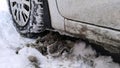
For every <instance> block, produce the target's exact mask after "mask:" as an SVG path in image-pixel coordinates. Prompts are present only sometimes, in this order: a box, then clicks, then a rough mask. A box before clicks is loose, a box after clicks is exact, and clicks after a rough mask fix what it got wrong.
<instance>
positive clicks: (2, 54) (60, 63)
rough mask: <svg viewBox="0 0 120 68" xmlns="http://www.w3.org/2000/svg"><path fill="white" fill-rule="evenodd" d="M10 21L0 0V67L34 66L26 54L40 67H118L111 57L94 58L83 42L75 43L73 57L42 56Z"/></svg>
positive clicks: (4, 2)
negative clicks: (26, 45)
mask: <svg viewBox="0 0 120 68" xmlns="http://www.w3.org/2000/svg"><path fill="white" fill-rule="evenodd" d="M12 23H13V22H12V19H11V16H10V13H9V11H8V6H7V3H6V0H0V68H35V67H34V65H33V64H32V63H31V62H30V61H29V60H28V56H35V57H36V58H37V59H38V65H39V67H40V68H120V66H119V64H117V63H114V62H113V61H112V58H111V57H105V56H100V57H98V58H96V57H95V54H96V52H95V51H94V50H92V48H91V47H88V48H86V47H85V45H86V44H85V43H84V42H79V43H76V44H75V47H74V49H73V55H74V57H71V58H66V57H65V56H64V55H63V56H61V57H59V58H52V57H50V56H43V55H42V54H41V53H40V52H38V51H37V50H36V49H34V48H31V47H25V44H27V43H31V42H34V40H33V39H26V38H23V37H21V36H20V35H19V34H18V33H17V31H16V29H15V28H14V26H13V24H12ZM18 47H21V48H22V49H21V50H20V51H19V54H16V50H17V48H18ZM78 56H81V57H85V58H87V59H88V60H89V59H90V60H93V62H91V63H93V65H91V64H90V63H87V62H88V61H87V60H84V59H82V58H81V59H78V58H77V57H78ZM88 56H90V57H88Z"/></svg>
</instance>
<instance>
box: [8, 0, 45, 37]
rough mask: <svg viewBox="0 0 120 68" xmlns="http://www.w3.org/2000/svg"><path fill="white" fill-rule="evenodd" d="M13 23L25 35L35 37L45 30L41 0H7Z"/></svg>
mask: <svg viewBox="0 0 120 68" xmlns="http://www.w3.org/2000/svg"><path fill="white" fill-rule="evenodd" d="M8 2H9V7H10V12H11V14H12V18H13V21H14V25H15V27H16V28H17V30H18V32H19V33H20V34H21V35H23V36H25V37H31V38H32V37H36V36H37V35H39V33H40V32H43V31H44V30H45V25H44V21H43V16H44V13H43V9H44V8H43V0H8Z"/></svg>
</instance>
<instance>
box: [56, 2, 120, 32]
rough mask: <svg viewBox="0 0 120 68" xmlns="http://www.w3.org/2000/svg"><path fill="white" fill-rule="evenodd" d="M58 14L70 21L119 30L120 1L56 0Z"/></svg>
mask: <svg viewBox="0 0 120 68" xmlns="http://www.w3.org/2000/svg"><path fill="white" fill-rule="evenodd" d="M56 1H57V2H58V10H59V11H60V14H61V15H62V16H63V17H65V18H67V19H71V20H76V21H82V22H87V23H90V24H94V25H99V26H104V27H109V28H114V29H118V30H120V0H56Z"/></svg>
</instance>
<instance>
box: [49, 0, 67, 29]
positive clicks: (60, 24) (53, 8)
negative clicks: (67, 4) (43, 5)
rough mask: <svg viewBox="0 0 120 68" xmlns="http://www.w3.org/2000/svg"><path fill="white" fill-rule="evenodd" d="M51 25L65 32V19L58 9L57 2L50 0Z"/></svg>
mask: <svg viewBox="0 0 120 68" xmlns="http://www.w3.org/2000/svg"><path fill="white" fill-rule="evenodd" d="M48 4H49V9H50V17H51V25H52V27H53V28H54V29H56V30H60V31H64V30H65V29H64V17H62V16H61V15H60V14H59V12H58V9H57V5H56V0H48Z"/></svg>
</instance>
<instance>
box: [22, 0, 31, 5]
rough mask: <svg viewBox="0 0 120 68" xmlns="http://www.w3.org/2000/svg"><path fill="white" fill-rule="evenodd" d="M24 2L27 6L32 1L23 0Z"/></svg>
mask: <svg viewBox="0 0 120 68" xmlns="http://www.w3.org/2000/svg"><path fill="white" fill-rule="evenodd" d="M22 2H23V4H25V5H27V6H30V2H29V1H26V0H23V1H22Z"/></svg>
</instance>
